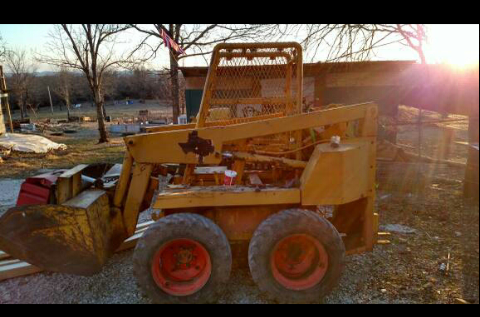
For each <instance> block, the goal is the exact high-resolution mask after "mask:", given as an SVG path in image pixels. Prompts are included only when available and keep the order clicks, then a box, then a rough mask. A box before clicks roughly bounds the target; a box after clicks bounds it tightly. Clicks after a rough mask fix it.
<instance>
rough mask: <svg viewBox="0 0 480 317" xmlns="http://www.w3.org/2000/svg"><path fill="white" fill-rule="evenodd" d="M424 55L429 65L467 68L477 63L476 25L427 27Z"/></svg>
mask: <svg viewBox="0 0 480 317" xmlns="http://www.w3.org/2000/svg"><path fill="white" fill-rule="evenodd" d="M425 54H426V57H427V60H428V62H429V63H442V64H449V65H451V66H453V67H457V68H469V67H471V66H474V65H478V63H479V25H478V24H448V25H442V24H435V25H430V26H428V43H427V44H426V47H425Z"/></svg>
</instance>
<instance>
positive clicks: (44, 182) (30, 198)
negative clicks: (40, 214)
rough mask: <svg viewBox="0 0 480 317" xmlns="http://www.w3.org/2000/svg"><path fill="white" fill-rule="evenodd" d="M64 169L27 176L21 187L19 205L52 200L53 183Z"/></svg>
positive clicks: (45, 202) (40, 203) (46, 202)
mask: <svg viewBox="0 0 480 317" xmlns="http://www.w3.org/2000/svg"><path fill="white" fill-rule="evenodd" d="M63 172H64V170H61V171H54V172H52V173H46V174H41V175H37V176H33V177H29V178H27V179H26V180H25V181H24V182H23V183H22V186H21V187H20V193H19V194H18V198H17V206H22V205H44V204H48V203H49V202H50V193H51V191H52V185H53V184H55V182H56V181H57V178H58V176H59V175H60V174H62V173H63Z"/></svg>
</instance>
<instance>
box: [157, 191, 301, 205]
mask: <svg viewBox="0 0 480 317" xmlns="http://www.w3.org/2000/svg"><path fill="white" fill-rule="evenodd" d="M299 203H300V189H298V188H280V187H267V188H262V189H258V188H253V187H246V186H208V187H202V186H193V187H189V188H186V189H167V190H165V191H163V192H161V193H160V194H159V195H158V196H157V197H156V201H155V203H154V208H158V209H175V208H186V207H191V206H195V207H210V206H212V207H213V206H248V205H279V204H299Z"/></svg>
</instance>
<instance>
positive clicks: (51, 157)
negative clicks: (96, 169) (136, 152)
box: [0, 136, 125, 178]
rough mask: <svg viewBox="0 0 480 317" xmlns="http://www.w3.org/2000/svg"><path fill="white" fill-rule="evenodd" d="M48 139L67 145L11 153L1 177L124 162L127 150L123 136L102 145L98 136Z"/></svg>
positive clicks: (6, 159) (19, 176)
mask: <svg viewBox="0 0 480 317" xmlns="http://www.w3.org/2000/svg"><path fill="white" fill-rule="evenodd" d="M49 138H50V139H51V140H52V141H54V142H59V143H65V144H66V145H67V146H68V148H67V149H66V150H65V151H51V152H49V153H46V154H33V153H15V152H12V154H11V155H10V156H9V157H7V158H5V159H4V162H3V163H2V165H1V169H0V178H23V177H27V176H31V175H32V174H35V173H36V172H37V171H38V170H39V169H57V168H71V167H73V166H74V165H77V164H92V163H99V162H106V163H121V162H122V159H123V155H124V153H125V146H124V145H123V139H122V138H119V137H117V138H112V139H111V141H110V143H103V144H97V138H96V137H95V136H93V137H89V138H76V137H75V136H69V137H49Z"/></svg>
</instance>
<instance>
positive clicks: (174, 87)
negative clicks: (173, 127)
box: [169, 52, 180, 124]
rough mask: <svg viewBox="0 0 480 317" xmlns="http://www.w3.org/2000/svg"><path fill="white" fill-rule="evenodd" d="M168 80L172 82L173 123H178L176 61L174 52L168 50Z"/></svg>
mask: <svg viewBox="0 0 480 317" xmlns="http://www.w3.org/2000/svg"><path fill="white" fill-rule="evenodd" d="M169 55H170V80H171V84H172V107H173V123H175V124H177V123H178V116H179V115H180V98H179V97H180V92H179V90H180V85H179V84H178V63H177V60H176V58H175V56H174V55H176V54H175V53H174V52H170V54H169Z"/></svg>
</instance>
